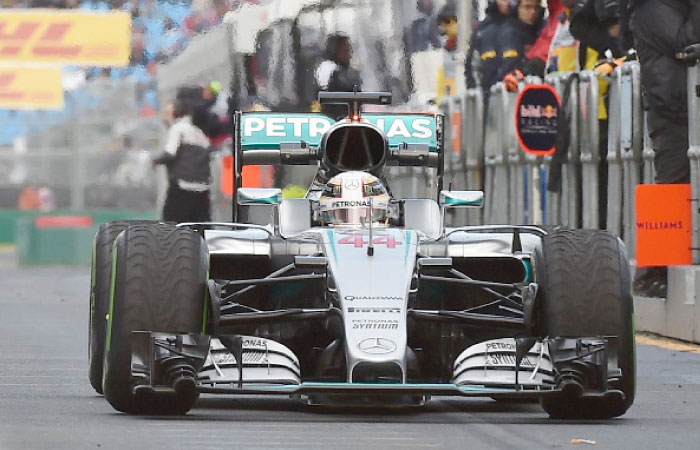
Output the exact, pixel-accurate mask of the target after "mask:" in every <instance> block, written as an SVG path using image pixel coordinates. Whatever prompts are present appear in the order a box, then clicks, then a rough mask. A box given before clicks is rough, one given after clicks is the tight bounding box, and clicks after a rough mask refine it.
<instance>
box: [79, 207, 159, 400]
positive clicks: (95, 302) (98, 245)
mask: <svg viewBox="0 0 700 450" xmlns="http://www.w3.org/2000/svg"><path fill="white" fill-rule="evenodd" d="M146 223H155V222H153V221H145V220H119V221H113V222H108V223H104V224H102V225H100V228H99V229H98V230H97V234H96V235H95V241H94V245H93V250H92V270H91V272H92V273H91V288H90V334H89V336H88V363H89V367H90V368H89V377H90V384H91V385H92V387H93V388H94V389H95V391H96V392H97V393H98V394H103V390H102V364H103V362H104V354H105V334H106V330H107V317H106V316H107V310H108V308H109V287H110V283H109V280H110V276H111V274H112V245H113V244H114V240H115V239H116V238H117V236H119V233H121V232H122V231H124V230H125V229H126V228H127V227H128V226H129V225H135V224H146Z"/></svg>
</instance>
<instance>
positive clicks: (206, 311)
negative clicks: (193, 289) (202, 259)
mask: <svg viewBox="0 0 700 450" xmlns="http://www.w3.org/2000/svg"><path fill="white" fill-rule="evenodd" d="M203 310H204V311H203V312H202V334H207V318H208V317H207V316H208V315H209V269H207V278H206V281H205V282H204V308H203Z"/></svg>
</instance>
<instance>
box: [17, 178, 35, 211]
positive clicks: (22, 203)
mask: <svg viewBox="0 0 700 450" xmlns="http://www.w3.org/2000/svg"><path fill="white" fill-rule="evenodd" d="M17 208H19V209H20V210H22V211H29V210H33V209H39V208H41V198H40V197H39V192H38V190H37V188H36V187H34V186H33V185H31V184H29V185H27V186H25V187H24V188H23V189H22V191H20V193H19V198H18V199H17Z"/></svg>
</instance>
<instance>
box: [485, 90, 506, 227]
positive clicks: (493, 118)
mask: <svg viewBox="0 0 700 450" xmlns="http://www.w3.org/2000/svg"><path fill="white" fill-rule="evenodd" d="M506 94H507V91H506V89H505V86H504V85H503V83H496V84H494V85H493V86H491V93H490V96H489V106H488V111H487V113H486V125H485V132H484V169H485V186H484V191H485V192H486V195H487V197H486V202H485V208H484V223H485V224H508V223H512V222H510V221H509V220H508V216H509V214H508V210H509V209H510V206H509V198H508V192H509V188H508V186H509V183H508V178H509V177H508V168H507V167H506V152H507V147H506V139H507V138H506V129H507V127H509V126H510V127H511V128H512V124H513V120H512V118H511V120H510V121H508V122H504V121H505V120H506V117H505V114H504V111H507V104H506V102H507V100H508V99H507V96H506Z"/></svg>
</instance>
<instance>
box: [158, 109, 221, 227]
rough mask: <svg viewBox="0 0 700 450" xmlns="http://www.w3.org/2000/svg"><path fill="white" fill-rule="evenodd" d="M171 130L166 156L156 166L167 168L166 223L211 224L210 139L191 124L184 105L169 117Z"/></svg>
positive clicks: (161, 156) (167, 120)
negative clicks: (209, 222) (160, 165)
mask: <svg viewBox="0 0 700 450" xmlns="http://www.w3.org/2000/svg"><path fill="white" fill-rule="evenodd" d="M166 122H170V123H169V125H170V128H169V129H168V134H167V136H166V139H165V146H164V149H163V152H162V153H161V154H160V155H158V156H157V157H156V158H154V159H153V164H154V165H156V164H164V165H165V166H166V167H167V168H168V182H169V185H168V192H167V194H166V197H165V204H164V205H163V214H162V216H163V220H164V221H171V222H208V221H210V220H211V211H210V209H211V208H210V200H209V187H210V171H209V156H210V151H209V139H208V138H207V137H206V135H205V134H204V132H203V131H202V130H201V129H200V128H198V127H197V126H195V125H194V124H193V123H192V117H191V115H190V111H189V109H188V108H187V107H186V106H185V104H184V103H183V102H179V101H178V102H175V103H174V104H173V105H172V113H171V116H170V117H168V116H167V115H166Z"/></svg>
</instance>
